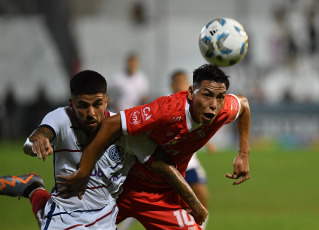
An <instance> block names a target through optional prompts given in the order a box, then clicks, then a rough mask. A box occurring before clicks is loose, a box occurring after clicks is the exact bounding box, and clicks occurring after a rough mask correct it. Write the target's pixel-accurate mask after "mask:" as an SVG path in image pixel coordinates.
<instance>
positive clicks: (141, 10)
mask: <svg viewBox="0 0 319 230" xmlns="http://www.w3.org/2000/svg"><path fill="white" fill-rule="evenodd" d="M131 19H132V22H133V23H134V24H135V25H144V24H146V23H147V16H146V7H145V3H144V1H141V2H135V3H133V4H132V7H131Z"/></svg>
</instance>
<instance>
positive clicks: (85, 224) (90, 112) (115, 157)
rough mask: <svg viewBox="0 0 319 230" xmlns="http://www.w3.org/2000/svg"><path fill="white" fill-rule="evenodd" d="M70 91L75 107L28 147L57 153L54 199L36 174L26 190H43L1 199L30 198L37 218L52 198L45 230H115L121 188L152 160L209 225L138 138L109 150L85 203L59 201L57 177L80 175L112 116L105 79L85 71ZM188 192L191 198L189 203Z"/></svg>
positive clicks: (173, 173)
mask: <svg viewBox="0 0 319 230" xmlns="http://www.w3.org/2000/svg"><path fill="white" fill-rule="evenodd" d="M70 88H71V99H70V100H69V104H70V106H67V107H64V108H58V109H56V110H54V111H52V112H50V113H49V114H47V115H46V116H45V118H44V119H43V121H42V123H41V125H40V126H39V127H38V128H37V129H36V130H35V131H34V132H33V133H32V134H31V136H30V137H29V138H28V139H27V141H26V143H25V145H24V151H25V152H26V153H27V154H29V155H32V156H38V157H39V158H42V159H43V160H44V161H45V160H46V158H47V156H48V155H50V154H52V153H54V169H55V170H54V174H55V179H56V184H55V186H54V188H53V190H52V192H51V197H50V196H49V195H48V193H47V192H46V191H45V190H44V189H43V188H41V187H42V186H41V185H43V182H42V181H41V180H39V177H38V176H36V175H34V174H27V175H28V178H29V181H30V183H26V185H31V182H37V184H38V185H40V186H39V187H40V188H36V189H34V190H33V191H31V192H30V191H29V194H26V193H25V191H23V188H25V187H26V186H24V187H23V186H22V187H21V186H20V187H19V190H18V191H16V193H14V189H13V188H12V187H11V188H10V187H9V186H7V187H6V186H5V184H4V186H0V187H1V188H2V187H4V188H5V187H6V188H5V189H3V192H2V193H1V191H0V194H2V195H11V196H12V195H13V196H14V195H20V194H23V196H24V197H28V196H29V197H30V200H31V204H32V209H33V212H34V214H39V212H41V208H42V207H43V204H44V203H45V202H44V201H47V200H48V198H50V199H49V200H48V202H47V203H46V207H45V210H44V219H43V221H40V223H41V224H42V225H41V229H70V228H72V229H73V228H74V229H76V228H80V229H102V228H103V229H116V226H115V218H116V214H117V207H116V204H115V202H116V198H117V196H118V195H119V193H120V192H121V190H122V184H123V182H124V180H125V178H126V175H127V173H128V171H129V169H130V167H131V166H132V165H133V164H134V163H135V161H136V158H137V159H138V161H140V162H146V161H147V160H148V162H147V163H146V164H147V165H148V166H149V167H150V168H151V169H152V170H154V171H155V172H158V173H159V174H160V175H162V176H164V177H167V179H168V182H169V183H171V184H172V187H174V188H175V189H177V191H179V192H180V194H181V196H182V197H184V198H185V201H187V202H188V203H189V204H190V205H189V206H190V207H191V208H192V210H193V211H194V215H195V219H196V220H198V221H199V222H202V221H204V219H205V217H206V215H207V210H206V209H205V208H204V207H203V206H202V205H201V204H200V202H199V201H198V199H197V198H196V196H195V195H194V194H193V193H192V192H191V190H190V188H189V187H188V186H187V184H186V182H185V181H184V180H183V178H182V177H181V175H180V174H179V173H177V170H176V169H175V168H174V167H172V166H171V165H168V164H164V163H163V162H162V161H159V160H157V157H158V156H157V155H156V154H155V156H154V157H152V158H150V155H151V153H152V152H153V150H154V148H155V147H156V146H155V144H154V143H153V142H151V141H150V140H149V139H148V138H147V137H146V135H141V136H139V137H137V138H127V137H124V138H118V139H117V140H116V142H115V145H114V144H112V145H108V146H107V148H106V151H105V153H104V154H101V156H100V159H99V160H98V162H97V164H96V165H95V167H94V169H93V170H92V172H91V176H90V179H89V183H88V186H87V189H86V192H85V193H84V194H82V195H81V199H79V198H78V197H72V198H70V199H64V198H63V196H60V195H59V192H58V189H61V188H62V190H63V181H61V180H60V181H58V180H59V178H58V177H57V175H64V174H68V173H70V172H75V171H76V170H77V166H78V163H79V161H80V158H81V153H82V149H83V148H84V147H85V146H86V145H87V144H88V143H89V140H90V139H91V138H93V137H94V136H95V134H96V132H97V130H98V129H99V126H100V124H101V121H102V119H103V118H105V117H108V116H110V115H111V114H110V113H109V112H108V111H105V108H106V105H107V96H106V81H105V79H104V78H103V77H102V76H101V75H100V74H98V73H96V72H94V71H82V72H80V73H79V74H77V75H75V76H74V77H73V78H72V80H71V82H70ZM149 158H150V159H149ZM32 176H33V177H32ZM24 177H26V176H24ZM12 178H13V177H12ZM32 178H34V179H32ZM6 179H8V177H7V178H6ZM9 179H10V178H9ZM2 181H4V180H2ZM2 181H1V182H2ZM0 185H1V184H0ZM16 188H18V187H16ZM10 189H11V191H10ZM25 190H27V189H25ZM12 191H13V192H12ZM10 192H11V193H10ZM187 192H190V193H191V196H190V197H189V194H188V193H187ZM38 217H39V215H38Z"/></svg>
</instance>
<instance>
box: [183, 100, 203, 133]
mask: <svg viewBox="0 0 319 230" xmlns="http://www.w3.org/2000/svg"><path fill="white" fill-rule="evenodd" d="M185 115H186V122H187V129H188V132H192V131H193V130H195V129H197V128H199V127H200V126H202V124H198V123H196V122H195V121H194V120H193V118H192V115H191V112H190V111H189V103H188V101H187V100H186V105H185Z"/></svg>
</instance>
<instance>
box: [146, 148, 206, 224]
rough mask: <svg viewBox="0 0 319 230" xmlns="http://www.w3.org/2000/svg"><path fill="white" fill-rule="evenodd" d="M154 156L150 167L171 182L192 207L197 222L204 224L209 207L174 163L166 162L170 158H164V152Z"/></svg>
mask: <svg viewBox="0 0 319 230" xmlns="http://www.w3.org/2000/svg"><path fill="white" fill-rule="evenodd" d="M157 151H158V150H157ZM153 156H154V160H153V161H152V163H151V165H150V166H149V168H150V169H151V170H152V171H154V172H156V173H157V174H158V175H160V176H161V177H162V178H164V179H165V180H166V181H167V182H168V183H169V184H170V186H171V187H172V188H173V189H174V190H175V191H176V192H177V193H178V194H179V195H180V196H181V197H182V199H183V200H184V201H185V202H186V203H187V204H188V206H189V207H190V208H191V210H192V212H193V215H194V218H195V221H196V223H197V224H199V225H202V223H203V222H204V221H205V219H206V218H207V215H208V211H207V209H206V208H205V207H204V205H203V204H202V203H201V202H200V201H199V199H198V198H197V196H196V195H195V193H194V191H193V190H192V188H191V187H190V186H189V184H188V183H187V182H186V181H185V179H184V178H183V177H182V175H181V174H180V173H179V171H178V170H177V169H176V168H175V167H174V166H173V165H171V164H169V163H166V162H168V160H167V159H165V160H164V156H165V154H164V153H159V152H157V153H155V154H154V155H153ZM164 161H165V162H164Z"/></svg>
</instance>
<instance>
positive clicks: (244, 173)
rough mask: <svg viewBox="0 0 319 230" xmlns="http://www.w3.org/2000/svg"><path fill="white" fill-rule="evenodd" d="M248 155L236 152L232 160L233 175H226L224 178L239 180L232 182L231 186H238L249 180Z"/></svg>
mask: <svg viewBox="0 0 319 230" xmlns="http://www.w3.org/2000/svg"><path fill="white" fill-rule="evenodd" d="M248 156H249V153H244V152H238V155H237V156H236V157H235V159H234V163H233V167H234V171H233V175H231V174H229V173H226V177H227V178H230V179H239V178H240V180H238V181H236V182H234V183H233V185H238V184H240V183H242V182H244V181H246V180H248V179H249V178H250V173H249V163H248Z"/></svg>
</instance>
